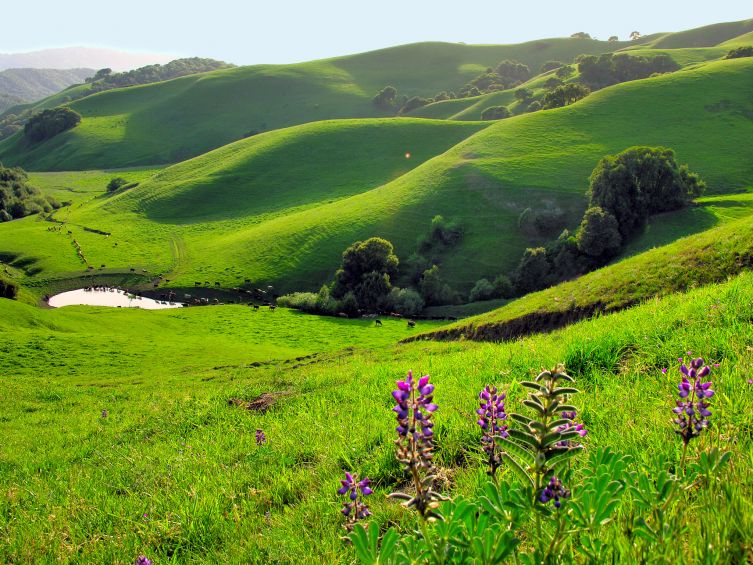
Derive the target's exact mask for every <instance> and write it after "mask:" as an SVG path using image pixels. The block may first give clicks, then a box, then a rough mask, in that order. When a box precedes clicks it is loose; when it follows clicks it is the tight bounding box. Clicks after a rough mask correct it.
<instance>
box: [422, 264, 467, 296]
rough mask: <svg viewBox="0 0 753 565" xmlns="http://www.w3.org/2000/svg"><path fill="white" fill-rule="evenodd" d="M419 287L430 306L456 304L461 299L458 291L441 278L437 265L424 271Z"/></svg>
mask: <svg viewBox="0 0 753 565" xmlns="http://www.w3.org/2000/svg"><path fill="white" fill-rule="evenodd" d="M418 288H419V291H420V292H421V296H423V298H424V300H425V301H426V304H428V305H429V306H440V305H442V304H455V303H457V302H458V299H459V297H458V294H457V292H455V291H454V290H453V289H452V288H451V287H450V285H448V284H447V283H445V282H444V281H443V280H442V279H441V277H440V274H439V266H437V265H433V266H432V267H431V269H427V270H426V271H424V272H423V274H422V276H421V281H420V282H419V283H418Z"/></svg>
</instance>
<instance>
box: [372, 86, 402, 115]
mask: <svg viewBox="0 0 753 565" xmlns="http://www.w3.org/2000/svg"><path fill="white" fill-rule="evenodd" d="M373 103H374V106H376V107H377V108H381V109H382V110H395V109H396V105H397V88H395V87H394V86H385V87H384V88H383V89H382V90H380V91H379V92H378V93H377V95H376V96H374V99H373Z"/></svg>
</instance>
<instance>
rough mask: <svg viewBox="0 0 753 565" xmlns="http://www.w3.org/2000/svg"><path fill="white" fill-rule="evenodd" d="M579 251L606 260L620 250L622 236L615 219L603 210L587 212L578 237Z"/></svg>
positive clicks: (595, 209)
mask: <svg viewBox="0 0 753 565" xmlns="http://www.w3.org/2000/svg"><path fill="white" fill-rule="evenodd" d="M577 241H578V249H579V250H580V251H582V252H583V253H585V254H586V255H589V256H591V257H594V258H597V259H602V260H606V259H609V258H611V257H613V256H614V255H615V254H616V253H617V252H618V251H619V249H620V245H621V244H622V236H620V226H619V225H618V224H617V220H616V219H615V217H614V216H613V215H612V214H610V213H608V212H605V211H604V210H603V209H602V208H599V207H596V206H595V207H592V208H589V209H588V210H586V213H585V214H584V215H583V221H582V222H581V224H580V228H579V229H578V235H577Z"/></svg>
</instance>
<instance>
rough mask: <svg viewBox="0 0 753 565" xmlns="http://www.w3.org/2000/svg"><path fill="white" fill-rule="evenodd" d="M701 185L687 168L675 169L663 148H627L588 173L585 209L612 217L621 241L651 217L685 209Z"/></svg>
mask: <svg viewBox="0 0 753 565" xmlns="http://www.w3.org/2000/svg"><path fill="white" fill-rule="evenodd" d="M704 188H705V184H704V183H703V181H702V180H701V179H700V177H699V176H698V175H697V174H695V173H691V172H690V171H689V170H688V169H687V167H678V165H677V162H676V161H675V153H674V151H672V150H671V149H668V148H666V147H631V148H629V149H626V150H625V151H623V152H621V153H619V154H617V155H607V156H606V157H604V158H602V159H601V160H600V161H599V163H598V164H597V165H596V168H595V169H594V170H593V172H592V173H591V179H590V187H589V207H594V206H597V207H600V208H602V209H603V210H604V211H605V212H608V213H609V214H611V215H612V216H614V217H615V219H616V220H617V223H618V225H619V230H620V235H621V236H622V238H623V239H627V238H629V237H630V236H632V235H633V234H634V233H635V232H636V231H637V230H638V229H640V228H641V227H642V226H643V225H644V224H645V222H646V220H647V219H648V217H649V215H651V214H658V213H661V212H669V211H672V210H677V209H679V208H682V207H683V206H686V205H687V204H688V203H689V202H690V201H691V200H692V199H693V198H695V197H697V196H699V195H700V194H701V193H702V192H703V189H704Z"/></svg>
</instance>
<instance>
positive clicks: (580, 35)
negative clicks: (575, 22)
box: [570, 31, 591, 39]
mask: <svg viewBox="0 0 753 565" xmlns="http://www.w3.org/2000/svg"><path fill="white" fill-rule="evenodd" d="M570 37H571V38H572V39H591V34H589V33H586V32H585V31H578V32H576V33H574V34H572V35H571V36H570Z"/></svg>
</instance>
